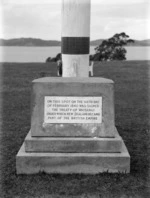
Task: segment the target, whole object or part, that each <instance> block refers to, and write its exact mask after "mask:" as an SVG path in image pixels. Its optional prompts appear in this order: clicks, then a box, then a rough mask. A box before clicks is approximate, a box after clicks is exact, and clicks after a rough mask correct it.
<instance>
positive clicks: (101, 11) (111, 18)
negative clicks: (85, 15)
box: [0, 0, 150, 40]
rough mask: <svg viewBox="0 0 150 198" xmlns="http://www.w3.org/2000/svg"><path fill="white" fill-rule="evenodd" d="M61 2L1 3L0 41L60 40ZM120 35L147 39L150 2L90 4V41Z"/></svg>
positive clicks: (14, 0) (110, 0)
mask: <svg viewBox="0 0 150 198" xmlns="http://www.w3.org/2000/svg"><path fill="white" fill-rule="evenodd" d="M61 1H62V0H0V18H1V19H0V29H1V30H0V38H5V39H8V38H18V37H19V38H20V37H34V38H41V39H46V40H61ZM81 1H82V0H81ZM120 32H125V33H126V34H128V35H129V36H130V38H133V39H139V40H142V39H150V0H91V40H95V39H100V38H104V39H105V38H109V37H111V36H113V35H114V34H115V33H120Z"/></svg>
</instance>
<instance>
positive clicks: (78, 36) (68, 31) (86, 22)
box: [61, 0, 91, 77]
mask: <svg viewBox="0 0 150 198" xmlns="http://www.w3.org/2000/svg"><path fill="white" fill-rule="evenodd" d="M90 9H91V0H62V47H61V52H62V64H63V75H62V76H63V77H88V76H89V49H90V46H89V45H90Z"/></svg>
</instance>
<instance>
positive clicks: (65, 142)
mask: <svg viewBox="0 0 150 198" xmlns="http://www.w3.org/2000/svg"><path fill="white" fill-rule="evenodd" d="M32 90H33V91H32V98H31V100H32V105H31V109H32V110H31V114H32V115H31V130H30V132H29V133H28V135H27V137H26V138H25V141H24V143H23V145H22V147H21V148H20V150H19V152H18V154H17V156H16V169H17V174H35V173H40V172H45V173H65V174H68V173H84V174H97V173H100V172H105V171H108V172H110V173H115V172H122V173H125V172H126V173H129V172H130V155H129V153H128V151H127V149H126V146H125V144H124V142H123V140H122V138H121V137H120V136H119V134H118V132H117V130H116V127H115V119H114V83H113V81H112V80H109V79H105V78H41V79H37V80H34V81H33V89H32ZM76 114H77V115H76ZM57 115H59V116H57ZM93 118H94V121H93V120H92V119H93ZM75 119H76V120H75ZM83 120H84V121H83Z"/></svg>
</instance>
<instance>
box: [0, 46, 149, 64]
mask: <svg viewBox="0 0 150 198" xmlns="http://www.w3.org/2000/svg"><path fill="white" fill-rule="evenodd" d="M94 48H95V47H94V46H91V47H90V54H94V52H95V51H94ZM125 48H126V49H127V54H126V58H127V60H150V46H148V47H143V46H142V47H125ZM60 51H61V47H16V46H11V47H6V46H0V62H45V61H46V59H47V58H48V57H55V56H56V55H57V54H58V53H60Z"/></svg>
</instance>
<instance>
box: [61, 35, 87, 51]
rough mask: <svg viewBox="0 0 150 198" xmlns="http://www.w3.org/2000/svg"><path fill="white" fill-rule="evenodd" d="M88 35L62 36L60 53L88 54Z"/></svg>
mask: <svg viewBox="0 0 150 198" xmlns="http://www.w3.org/2000/svg"><path fill="white" fill-rule="evenodd" d="M89 44H90V38H89V37H62V39H61V53H62V54H89Z"/></svg>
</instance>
